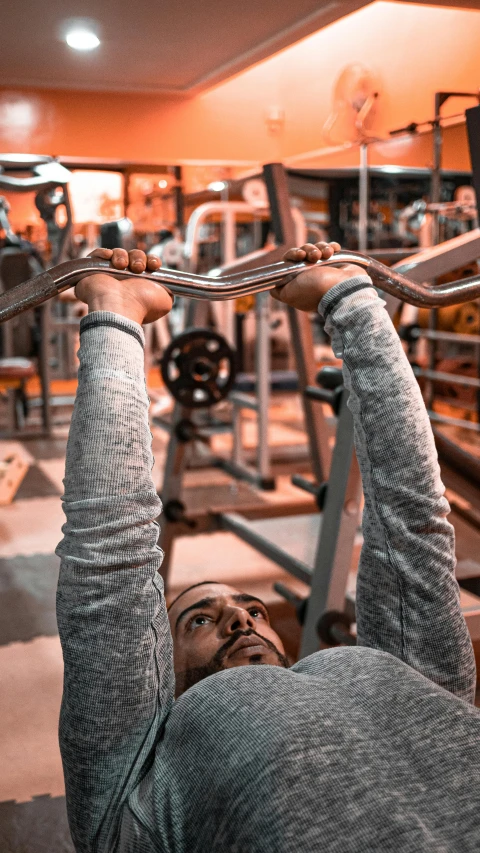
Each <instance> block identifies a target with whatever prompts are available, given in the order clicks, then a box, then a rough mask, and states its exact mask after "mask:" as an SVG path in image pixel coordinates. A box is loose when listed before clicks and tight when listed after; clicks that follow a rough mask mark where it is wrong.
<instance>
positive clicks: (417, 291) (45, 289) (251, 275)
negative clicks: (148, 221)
mask: <svg viewBox="0 0 480 853" xmlns="http://www.w3.org/2000/svg"><path fill="white" fill-rule="evenodd" d="M317 263H318V264H324V265H327V266H328V265H330V266H335V265H338V264H346V263H350V264H357V265H358V266H360V267H362V268H363V269H364V270H365V271H366V273H367V274H368V275H369V276H370V278H371V279H372V281H373V283H374V285H375V286H376V287H378V288H380V289H381V290H384V291H386V292H387V293H390V294H392V295H393V296H396V297H397V298H398V299H401V300H402V301H404V302H409V303H410V304H411V305H418V306H419V307H427V308H428V307H434V306H444V305H456V304H457V303H459V302H469V301H470V300H472V299H476V298H477V297H479V296H480V276H474V277H473V278H467V279H463V280H462V281H454V282H448V284H441V285H438V287H432V286H429V285H426V284H417V283H415V282H413V281H410V280H409V279H408V278H407V277H406V276H404V275H402V274H401V273H399V272H397V271H395V270H392V269H390V268H389V267H386V266H385V265H384V264H382V263H380V261H377V260H375V259H374V258H369V257H367V256H366V255H361V254H359V253H358V252H344V251H341V252H337V254H335V255H334V256H333V257H331V258H329V259H328V260H324V261H318V262H317ZM311 266H312V265H311V264H306V263H304V262H303V263H299V264H291V263H288V262H285V261H280V262H279V263H276V264H270V265H269V266H264V267H259V268H257V269H253V270H248V271H246V272H238V273H231V274H230V275H225V276H219V277H218V278H214V277H212V276H208V275H194V274H193V273H187V272H181V271H180V270H169V269H160V270H158V271H157V272H144V273H141V275H143V277H144V278H148V279H149V280H151V281H156V282H158V283H159V284H162V285H164V286H165V287H166V288H168V290H170V291H171V292H172V293H174V294H177V295H179V296H190V297H193V298H194V299H212V300H225V299H236V298H237V297H239V296H248V295H250V294H253V293H260V292H261V291H265V290H272V289H273V288H274V287H277V285H284V284H287V282H289V281H291V280H292V279H294V278H296V276H297V275H299V273H301V272H302V270H305V269H307V268H311ZM93 273H108V274H109V275H114V276H115V277H116V278H127V277H131V276H132V273H131V272H130V271H129V270H115V269H114V268H113V267H112V266H110V264H109V262H108V261H101V260H97V259H96V258H82V259H81V260H78V261H66V262H65V263H63V264H58V266H56V267H52V269H50V270H49V271H48V272H44V273H41V274H40V275H38V276H36V277H35V278H32V279H30V280H29V281H25V282H23V283H22V284H19V285H17V287H13V288H12V289H11V290H7V291H6V292H5V293H3V294H1V295H0V323H2V322H4V321H5V320H10V319H11V318H12V317H15V316H16V315H17V314H21V313H22V311H27V310H28V309H29V308H34V307H35V306H36V305H40V304H41V303H42V302H46V300H47V299H51V298H52V297H53V296H57V295H58V294H59V293H61V292H62V291H63V290H67V289H68V288H69V287H72V286H73V285H75V284H77V282H78V281H79V280H80V279H81V278H82V277H83V276H85V275H88V274H90V275H91V274H93Z"/></svg>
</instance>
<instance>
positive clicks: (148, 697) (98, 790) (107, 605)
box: [57, 277, 174, 853]
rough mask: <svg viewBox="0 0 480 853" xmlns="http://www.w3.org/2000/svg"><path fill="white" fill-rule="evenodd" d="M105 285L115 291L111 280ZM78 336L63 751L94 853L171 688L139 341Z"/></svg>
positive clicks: (88, 322) (66, 530)
mask: <svg viewBox="0 0 480 853" xmlns="http://www.w3.org/2000/svg"><path fill="white" fill-rule="evenodd" d="M102 278H104V277H102ZM135 283H136V282H135ZM82 285H83V282H82ZM106 285H108V287H110V288H111V289H112V291H114V290H115V287H117V286H118V288H120V285H119V283H117V282H115V280H114V279H112V278H108V279H107V280H106ZM94 289H95V288H94ZM77 290H78V286H77ZM97 290H98V288H97ZM120 290H121V288H120ZM120 290H119V292H120ZM122 293H123V291H122ZM80 298H83V297H82V296H80ZM86 301H87V300H86ZM89 304H90V308H92V302H90V303H89ZM98 304H108V302H107V303H105V302H104V303H102V302H101V301H100V303H98ZM118 304H119V306H120V303H118ZM120 307H121V306H120ZM119 310H120V309H119ZM80 331H81V335H80V341H81V345H80V353H79V356H80V370H79V377H78V391H77V397H76V401H75V408H74V412H73V417H72V423H71V428H70V435H69V440H68V448H67V460H66V474H65V481H64V483H65V494H64V509H65V514H66V517H67V521H66V524H65V525H64V527H63V534H64V538H63V540H62V541H61V543H60V544H59V546H58V548H57V553H58V554H59V556H60V557H61V568H60V578H59V585H58V595H57V616H58V626H59V632H60V638H61V642H62V649H63V656H64V663H65V678H64V693H63V702H62V709H61V717H60V745H61V752H62V758H63V764H64V772H65V782H66V793H67V807H68V812H69V820H70V828H71V831H72V836H73V839H74V842H75V846H76V850H77V851H81V853H87V851H88V853H90V851H99V853H100V851H104V850H107V849H110V847H113V844H112V840H113V839H114V838H115V835H116V832H117V830H118V823H119V818H120V812H121V807H122V804H123V803H124V802H125V800H126V798H127V797H128V795H129V793H130V791H131V790H132V788H133V787H134V786H135V785H136V784H137V783H138V781H139V779H140V778H141V775H142V773H143V772H145V764H146V762H148V760H149V756H150V755H151V753H152V750H153V748H154V745H155V741H156V737H157V735H158V730H159V727H160V725H161V723H162V721H163V719H164V717H165V715H166V714H167V713H168V711H169V708H170V707H171V704H172V701H173V695H174V682H173V665H172V647H171V636H170V630H169V626H168V620H167V615H166V609H165V599H164V596H163V584H162V581H161V578H160V575H159V574H158V568H159V566H160V564H161V560H162V552H161V550H160V549H159V548H158V546H157V539H158V527H157V525H156V523H155V521H154V519H155V518H156V517H157V516H158V514H159V512H160V509H161V505H160V501H159V498H158V496H157V494H156V491H155V488H154V484H153V482H152V479H151V473H150V472H151V468H152V463H153V458H152V454H151V434H150V430H149V423H148V398H147V394H146V388H145V377H144V352H143V331H142V328H141V326H140V325H139V324H138V323H137V322H135V321H134V320H132V319H129V318H128V317H126V316H120V315H119V314H117V313H112V312H110V311H102V310H99V311H95V312H94V313H90V314H89V315H88V316H87V317H86V318H84V319H83V320H82V322H81V329H80Z"/></svg>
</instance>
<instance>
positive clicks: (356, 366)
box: [57, 277, 480, 853]
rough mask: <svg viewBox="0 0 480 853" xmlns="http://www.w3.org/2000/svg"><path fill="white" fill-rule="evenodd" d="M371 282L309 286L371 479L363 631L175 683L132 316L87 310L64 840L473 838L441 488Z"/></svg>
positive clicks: (437, 843)
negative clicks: (177, 688)
mask: <svg viewBox="0 0 480 853" xmlns="http://www.w3.org/2000/svg"><path fill="white" fill-rule="evenodd" d="M368 283H369V280H368V279H364V278H363V277H360V278H359V279H355V280H350V281H349V282H343V283H342V284H340V285H337V286H336V287H335V288H333V289H332V290H331V291H330V292H329V293H328V294H327V296H326V297H325V298H324V300H323V301H322V305H321V310H323V311H324V312H325V314H326V315H328V316H327V329H328V330H329V332H330V334H331V335H332V340H333V346H334V349H335V351H336V353H337V354H341V355H342V356H343V359H344V362H343V363H344V377H345V383H346V386H347V387H348V388H349V390H350V399H349V405H350V408H351V410H352V413H353V417H354V421H355V441H356V450H357V456H358V459H359V463H360V467H361V471H362V478H363V484H364V491H365V513H364V538H365V544H364V547H363V550H362V555H361V560H360V566H359V573H358V592H357V620H358V621H357V625H358V642H359V645H358V647H356V648H337V649H331V650H327V651H322V652H318V653H316V654H314V655H311V656H310V657H308V658H306V659H304V660H302V661H300V662H299V663H297V664H295V665H294V666H293V667H291V668H290V669H283V668H281V667H272V666H260V667H258V666H256V667H238V668H235V669H231V670H227V671H224V672H220V673H217V674H216V675H213V676H210V677H208V678H206V679H204V680H203V681H201V682H199V683H198V684H196V685H195V686H194V687H192V688H190V689H189V690H188V691H187V692H186V693H184V694H183V695H182V696H181V697H180V698H179V699H177V700H176V701H174V677H173V661H172V639H171V635H170V630H169V625H168V621H167V615H166V608H165V600H164V596H163V588H162V581H161V578H160V576H159V575H158V573H157V570H158V568H159V566H160V564H161V559H162V553H161V551H160V549H159V548H158V546H157V534H158V528H157V525H156V522H155V519H156V517H157V516H158V514H159V512H160V501H159V498H158V496H157V494H156V492H155V489H154V485H153V482H152V480H151V476H150V472H151V467H152V455H151V436H150V431H149V425H148V399H147V395H146V389H145V380H144V373H143V364H144V362H143V349H142V344H143V333H142V330H141V328H140V326H138V325H136V324H135V323H133V322H130V321H129V320H126V319H125V318H122V317H119V316H117V315H115V314H109V313H104V312H96V313H93V314H90V315H89V316H88V317H86V318H85V319H84V320H82V326H81V348H80V365H81V366H80V373H79V385H78V393H77V400H76V404H75V410H74V414H73V419H72V425H71V430H70V438H69V443H68V450H67V466H66V476H65V495H64V508H65V513H66V516H67V522H66V524H65V526H64V528H63V533H64V538H63V540H62V542H61V543H60V545H59V546H58V549H57V552H58V554H59V555H60V556H61V570H60V579H59V588H58V608H57V609H58V624H59V630H60V637H61V641H62V647H63V653H64V661H65V683H64V696H63V703H62V711H61V719H60V742H61V750H62V756H63V762H64V770H65V780H66V790H67V804H68V812H69V819H70V825H71V830H72V835H73V839H74V842H75V846H76V849H77V851H79V853H91V852H92V853H93V851H96V853H107V851H108V853H110V851H116V853H153V851H172V853H180V851H181V853H291V851H320V850H328V851H329V853H363V851H371V850H374V851H381V853H386V851H395V853H418V851H429V853H430V851H431V853H447V851H448V853H452V851H458V853H460V851H461V853H470V851H471V853H473V851H477V852H478V850H479V849H480V827H479V821H478V803H479V802H480V756H479V739H480V714H479V712H478V711H477V709H476V708H475V707H473V705H472V704H471V702H472V699H473V694H474V688H475V665H474V658H473V652H472V647H471V643H470V639H469V636H468V632H467V628H466V625H465V621H464V619H463V616H462V613H461V610H460V607H459V596H458V587H457V584H456V581H455V579H454V574H453V572H454V564H455V559H454V537H453V530H452V527H451V525H450V524H449V523H448V521H447V519H446V515H447V513H448V504H447V502H446V500H445V497H444V495H443V486H442V483H441V480H440V475H439V469H438V464H437V458H436V452H435V448H434V444H433V438H432V434H431V430H430V425H429V422H428V418H427V415H426V412H425V408H424V405H423V402H422V399H421V395H420V392H419V389H418V387H417V383H416V381H415V379H414V377H413V374H412V371H411V368H410V366H409V364H408V362H407V359H406V357H405V355H404V353H403V350H402V348H401V345H400V342H399V340H398V337H397V335H396V333H395V330H394V329H393V326H392V324H391V322H390V320H389V318H388V315H387V313H386V312H385V310H384V308H383V302H382V301H381V300H380V299H379V297H378V296H377V294H376V292H375V291H374V290H373V289H372V288H370V287H367V286H366V285H368ZM358 288H360V289H358Z"/></svg>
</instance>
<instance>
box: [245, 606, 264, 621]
mask: <svg viewBox="0 0 480 853" xmlns="http://www.w3.org/2000/svg"><path fill="white" fill-rule="evenodd" d="M248 612H249V613H250V615H251V616H253V618H254V619H257V618H258V617H259V616H261V617H262V618H263V619H266V616H265V613H264V612H263V610H260V608H259V607H251V608H250V610H249V611H248Z"/></svg>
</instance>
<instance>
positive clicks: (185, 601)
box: [170, 583, 239, 616]
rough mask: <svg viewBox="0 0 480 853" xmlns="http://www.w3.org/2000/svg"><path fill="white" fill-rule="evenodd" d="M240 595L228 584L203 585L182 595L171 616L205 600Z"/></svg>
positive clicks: (172, 609)
mask: <svg viewBox="0 0 480 853" xmlns="http://www.w3.org/2000/svg"><path fill="white" fill-rule="evenodd" d="M238 594H239V590H238V589H235V587H233V586H227V584H221V583H204V584H203V583H202V584H201V585H198V586H196V587H195V588H194V589H189V590H188V592H185V593H184V594H183V595H181V596H180V597H179V599H178V601H176V602H175V604H173V605H172V607H171V608H170V615H171V616H173V615H174V613H178V612H179V611H180V610H185V608H186V607H190V606H191V605H192V604H195V602H196V601H200V600H201V599H203V598H230V597H231V596H232V595H238Z"/></svg>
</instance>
